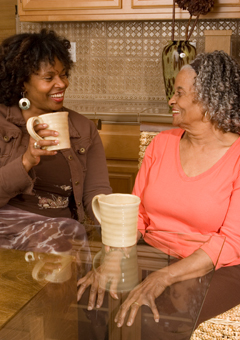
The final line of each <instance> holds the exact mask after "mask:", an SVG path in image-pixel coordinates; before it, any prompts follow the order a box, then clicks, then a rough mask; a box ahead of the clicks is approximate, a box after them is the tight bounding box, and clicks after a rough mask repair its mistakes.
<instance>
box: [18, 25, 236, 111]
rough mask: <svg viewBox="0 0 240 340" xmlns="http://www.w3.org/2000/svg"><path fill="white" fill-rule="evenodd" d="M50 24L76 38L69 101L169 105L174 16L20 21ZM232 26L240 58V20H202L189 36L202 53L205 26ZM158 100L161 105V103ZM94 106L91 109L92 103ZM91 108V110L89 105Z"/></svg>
mask: <svg viewBox="0 0 240 340" xmlns="http://www.w3.org/2000/svg"><path fill="white" fill-rule="evenodd" d="M186 23H187V21H185V20H182V21H176V24H175V39H183V40H184V37H185V27H186ZM43 27H46V28H49V29H53V30H55V31H56V32H57V33H58V34H60V35H63V36H65V37H66V38H68V39H69V40H70V41H71V42H75V43H76V63H75V67H74V70H73V71H72V73H71V78H70V86H69V89H68V91H67V97H66V101H67V102H68V104H69V105H68V106H69V107H71V106H72V108H74V109H77V110H78V111H81V110H79V109H80V107H79V105H80V106H81V104H80V102H82V101H89V100H91V101H92V100H95V101H99V102H102V101H104V102H109V101H110V102H112V101H113V102H114V103H117V102H119V101H121V102H123V101H126V102H128V103H129V102H144V103H146V102H147V103H148V104H149V103H152V104H154V103H155V104H156V103H161V105H162V109H163V110H168V109H167V102H166V98H165V90H164V83H163V76H162V50H163V47H164V46H165V45H166V44H167V42H168V41H169V40H171V21H101V22H41V23H31V22H18V24H17V32H18V33H21V32H36V31H39V30H40V29H41V28H43ZM214 29H217V30H225V29H226V30H229V29H231V30H232V38H231V42H232V47H231V48H232V56H233V57H235V58H236V59H237V60H238V61H240V35H239V32H240V20H239V19H231V20H229V19H228V20H200V21H199V22H198V24H197V26H196V27H195V29H194V32H193V34H192V37H191V41H192V42H194V43H195V44H196V49H197V53H201V52H204V44H205V38H204V30H214ZM161 105H160V106H161ZM91 109H92V108H91ZM91 109H90V110H91Z"/></svg>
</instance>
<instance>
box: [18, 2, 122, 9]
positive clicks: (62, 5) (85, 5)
mask: <svg viewBox="0 0 240 340" xmlns="http://www.w3.org/2000/svg"><path fill="white" fill-rule="evenodd" d="M20 2H21V3H22V9H23V10H24V11H28V10H29V11H41V10H50V11H51V10H66V9H93V8H94V9H97V8H100V9H101V8H121V6H122V4H121V3H122V0H68V1H66V0H20Z"/></svg>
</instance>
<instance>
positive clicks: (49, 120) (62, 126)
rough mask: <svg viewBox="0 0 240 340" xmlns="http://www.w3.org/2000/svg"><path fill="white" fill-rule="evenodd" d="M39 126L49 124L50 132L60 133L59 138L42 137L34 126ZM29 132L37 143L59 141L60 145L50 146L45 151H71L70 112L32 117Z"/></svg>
mask: <svg viewBox="0 0 240 340" xmlns="http://www.w3.org/2000/svg"><path fill="white" fill-rule="evenodd" d="M35 123H37V124H40V123H41V124H43V123H46V124H48V128H47V129H48V130H55V131H57V132H58V133H59V135H58V136H57V137H54V136H49V137H44V138H42V137H40V136H39V135H38V134H37V133H36V131H35V129H34V125H35ZM27 130H28V133H29V134H30V135H31V136H32V138H34V139H35V140H36V141H38V140H43V139H46V140H56V139H58V140H59V144H58V145H50V146H46V147H43V149H47V150H62V149H69V148H70V147H71V146H70V138H69V128H68V112H65V111H63V112H51V113H45V114H42V115H40V116H36V117H31V118H29V119H28V121H27Z"/></svg>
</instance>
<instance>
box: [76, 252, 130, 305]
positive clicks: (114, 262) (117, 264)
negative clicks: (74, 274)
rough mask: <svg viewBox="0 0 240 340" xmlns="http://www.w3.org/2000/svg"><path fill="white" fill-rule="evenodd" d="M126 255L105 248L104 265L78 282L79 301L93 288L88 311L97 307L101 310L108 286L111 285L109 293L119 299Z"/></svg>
mask: <svg viewBox="0 0 240 340" xmlns="http://www.w3.org/2000/svg"><path fill="white" fill-rule="evenodd" d="M123 256H124V253H123V252H122V251H121V250H115V251H110V248H108V247H107V248H105V256H104V260H103V263H102V264H101V265H100V266H99V267H98V268H97V269H94V270H92V271H90V272H89V273H87V275H85V276H84V277H83V278H81V279H80V280H78V282H77V285H78V286H79V289H78V293H77V300H78V301H79V300H80V299H81V297H82V295H83V293H84V292H85V290H86V289H87V288H88V287H89V286H91V289H90V295H89V301H88V310H92V309H93V308H94V306H95V302H96V308H100V307H101V305H102V303H103V299H104V295H105V290H106V286H107V284H108V283H109V285H110V287H109V293H110V295H111V296H112V297H113V298H114V299H118V296H117V286H118V282H119V281H120V279H121V273H122V270H121V261H122V258H123Z"/></svg>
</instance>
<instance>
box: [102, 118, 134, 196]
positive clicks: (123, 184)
mask: <svg viewBox="0 0 240 340" xmlns="http://www.w3.org/2000/svg"><path fill="white" fill-rule="evenodd" d="M99 134H100V137H101V140H102V143H103V146H104V150H105V154H106V159H107V167H108V174H109V180H110V185H111V187H112V189H113V192H114V193H128V194H131V193H132V189H133V185H134V182H135V178H136V175H137V173H138V157H139V138H140V126H139V125H131V124H130V125H128V124H104V123H103V124H102V129H101V130H100V131H99Z"/></svg>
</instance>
